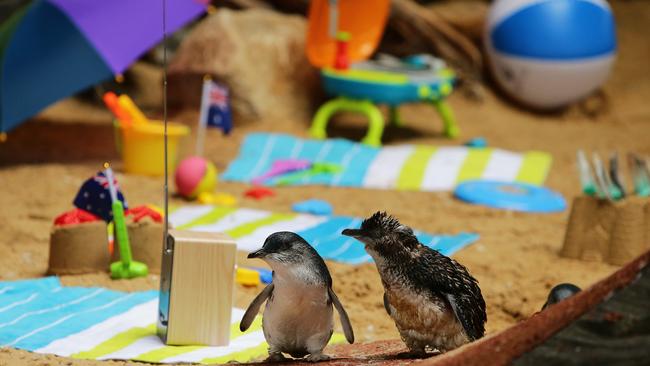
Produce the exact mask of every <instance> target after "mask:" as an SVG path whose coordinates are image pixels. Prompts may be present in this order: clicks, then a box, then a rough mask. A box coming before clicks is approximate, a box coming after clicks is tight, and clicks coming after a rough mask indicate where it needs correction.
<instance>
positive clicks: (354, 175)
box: [336, 145, 379, 187]
mask: <svg viewBox="0 0 650 366" xmlns="http://www.w3.org/2000/svg"><path fill="white" fill-rule="evenodd" d="M357 146H358V147H359V149H358V150H357V151H356V154H355V155H354V158H353V159H351V160H350V161H349V163H348V164H347V165H346V168H345V170H344V172H343V174H342V176H341V177H340V178H338V177H337V178H336V179H338V184H339V185H341V186H347V187H361V186H362V185H363V180H364V178H365V176H366V171H367V170H368V168H369V167H370V163H372V161H373V160H374V159H375V157H376V156H377V154H379V149H378V148H374V147H369V146H365V145H357Z"/></svg>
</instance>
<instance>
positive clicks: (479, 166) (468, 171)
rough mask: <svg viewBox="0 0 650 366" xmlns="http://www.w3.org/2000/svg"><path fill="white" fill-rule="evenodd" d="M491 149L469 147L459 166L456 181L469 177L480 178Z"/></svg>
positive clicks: (468, 178) (488, 159)
mask: <svg viewBox="0 0 650 366" xmlns="http://www.w3.org/2000/svg"><path fill="white" fill-rule="evenodd" d="M492 151H493V149H490V148H487V149H483V148H481V149H469V151H468V152H467V156H466V157H465V161H463V165H461V167H460V171H459V172H458V176H457V177H456V182H457V183H460V182H464V181H466V180H470V179H480V178H481V177H482V176H483V172H485V167H486V166H487V164H488V162H489V161H490V157H491V156H492Z"/></svg>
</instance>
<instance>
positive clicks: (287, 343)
mask: <svg viewBox="0 0 650 366" xmlns="http://www.w3.org/2000/svg"><path fill="white" fill-rule="evenodd" d="M248 258H260V259H262V260H264V261H265V262H266V263H267V264H268V265H269V266H271V269H272V270H273V280H272V281H271V283H270V284H269V285H268V286H266V288H264V290H262V292H261V293H260V294H259V295H257V297H256V298H255V299H254V300H253V302H252V303H251V304H250V305H249V306H248V309H247V310H246V312H245V313H244V316H243V317H242V320H241V323H240V325H239V328H240V329H241V330H242V331H245V330H246V329H248V327H250V325H251V323H252V322H253V320H254V319H255V316H256V315H257V313H258V312H259V309H260V306H261V305H262V303H263V302H264V301H266V307H265V308H264V313H263V315H262V329H263V331H264V337H265V338H266V342H267V343H268V344H269V357H268V359H267V361H282V360H284V359H285V357H284V355H283V353H286V354H289V355H291V356H292V357H295V358H301V357H304V356H307V357H306V360H307V361H312V362H316V361H322V360H327V359H329V357H328V356H327V355H324V354H323V349H324V348H325V346H326V345H327V342H329V340H330V338H331V337H332V332H333V329H334V317H333V311H332V305H334V307H335V308H336V310H337V311H338V313H339V317H340V319H341V323H342V326H343V333H344V334H345V338H346V339H347V341H348V342H350V343H353V342H354V333H353V331H352V326H351V325H350V319H349V318H348V315H347V313H346V312H345V309H344V308H343V305H341V302H340V301H339V299H338V297H337V296H336V294H335V293H334V291H333V290H332V277H331V276H330V273H329V270H328V269H327V266H326V265H325V261H323V258H321V257H320V255H318V253H316V250H315V249H314V248H313V247H312V246H311V245H309V243H307V242H306V241H305V239H303V238H302V237H300V236H299V235H297V234H295V233H292V232H288V231H281V232H277V233H274V234H271V235H270V236H269V237H268V238H267V239H266V241H265V242H264V245H263V246H262V249H259V250H257V251H255V252H252V253H250V254H249V255H248Z"/></svg>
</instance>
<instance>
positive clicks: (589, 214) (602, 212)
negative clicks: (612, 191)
mask: <svg viewBox="0 0 650 366" xmlns="http://www.w3.org/2000/svg"><path fill="white" fill-rule="evenodd" d="M648 249H650V198H648V197H637V196H632V197H628V198H625V199H623V200H620V201H615V202H613V201H608V200H605V199H598V198H595V197H591V196H580V197H576V198H575V199H574V200H573V204H572V208H571V214H570V216H569V222H568V225H567V230H566V235H565V237H564V246H563V248H562V250H561V252H560V255H562V256H564V257H569V258H578V259H582V260H587V261H604V262H608V263H611V264H616V265H621V264H625V263H627V262H629V261H630V260H632V259H634V258H635V257H637V256H639V255H640V254H642V253H643V252H645V251H647V250H648Z"/></svg>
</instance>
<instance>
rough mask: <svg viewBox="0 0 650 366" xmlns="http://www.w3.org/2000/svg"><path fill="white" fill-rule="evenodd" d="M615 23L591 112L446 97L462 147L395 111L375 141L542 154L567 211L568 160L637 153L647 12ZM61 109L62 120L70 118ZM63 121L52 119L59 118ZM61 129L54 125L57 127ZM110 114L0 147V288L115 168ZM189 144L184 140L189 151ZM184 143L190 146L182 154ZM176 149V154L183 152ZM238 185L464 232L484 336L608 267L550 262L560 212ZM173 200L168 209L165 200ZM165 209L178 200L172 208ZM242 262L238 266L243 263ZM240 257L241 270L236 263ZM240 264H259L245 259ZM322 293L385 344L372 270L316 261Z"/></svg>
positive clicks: (38, 264) (135, 179) (243, 296)
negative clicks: (85, 192)
mask: <svg viewBox="0 0 650 366" xmlns="http://www.w3.org/2000/svg"><path fill="white" fill-rule="evenodd" d="M614 5H615V6H614V9H615V12H616V16H617V19H618V24H619V34H618V39H619V42H620V51H619V55H620V57H619V60H618V61H617V63H616V66H615V68H614V71H613V74H612V76H611V78H610V80H609V81H608V83H607V85H606V86H605V88H604V95H605V97H606V103H605V106H604V107H605V108H604V110H603V111H602V112H601V113H600V114H598V115H597V116H596V117H589V116H588V115H587V114H585V113H584V112H582V111H581V109H580V108H577V107H574V108H571V109H570V110H567V111H564V112H561V113H553V114H541V115H540V114H534V113H531V112H528V111H526V110H523V109H520V108H518V107H515V106H513V105H512V104H510V103H508V102H506V101H504V100H503V99H502V98H501V97H498V96H496V95H494V94H493V93H491V92H488V93H487V94H486V97H485V100H484V101H483V102H482V103H477V102H473V101H468V100H466V99H464V98H463V97H462V95H461V94H460V93H457V94H454V95H453V96H452V97H451V98H450V100H449V101H450V104H451V106H452V108H453V109H454V111H455V113H456V115H457V118H458V121H459V123H460V126H461V128H462V138H461V139H460V140H459V141H450V140H446V139H444V138H442V137H441V136H440V130H441V124H440V121H439V119H438V117H437V115H436V113H435V112H434V111H433V110H432V109H431V108H430V107H428V106H423V105H411V106H406V107H404V108H403V110H402V111H403V117H404V119H405V120H406V121H408V122H407V127H405V128H404V129H401V130H397V129H393V128H389V129H387V131H386V133H385V140H386V142H387V143H388V144H396V143H427V144H436V145H444V144H447V145H448V144H457V143H459V142H462V141H463V140H466V139H469V138H471V137H474V136H484V137H486V138H487V139H488V141H489V144H490V145H491V146H494V147H500V148H505V149H512V150H516V151H523V150H530V149H539V150H543V151H547V152H550V153H551V154H552V155H553V158H554V162H553V167H552V170H551V172H550V176H549V178H548V181H547V183H548V186H549V187H550V188H552V189H555V190H557V191H559V192H561V193H562V194H563V195H565V197H566V198H567V200H568V201H569V202H570V201H571V198H572V197H574V196H575V195H577V194H579V182H578V177H577V174H576V173H575V171H576V167H575V152H576V149H578V148H582V149H586V150H588V151H598V152H601V153H609V152H612V151H615V150H616V151H619V152H621V153H626V152H628V151H635V152H637V153H642V154H650V138H649V137H648V136H650V106H649V105H648V102H647V101H648V100H650V66H649V64H648V63H647V62H646V61H647V60H649V59H650V43H649V42H648V39H647V24H648V23H649V22H650V6H648V5H649V4H647V3H644V2H641V1H630V2H625V3H615V4H614ZM70 111H73V112H74V113H73V114H72V117H70ZM61 116H64V117H65V118H63V117H61ZM172 119H173V120H175V121H181V122H184V123H188V124H193V123H194V121H196V112H194V111H182V112H179V113H174V114H172ZM63 120H65V121H64V122H65V123H62V121H63ZM109 123H110V116H109V115H108V114H107V113H106V112H105V111H103V110H101V109H96V108H92V107H89V106H86V105H80V104H79V103H78V102H77V101H66V102H64V103H62V104H59V105H57V106H55V107H54V108H52V109H50V110H49V111H48V112H47V113H45V115H44V117H43V118H40V119H39V120H38V121H34V122H30V123H27V124H25V125H23V126H21V127H20V128H18V129H17V130H16V131H15V132H14V133H12V134H11V135H10V140H9V142H7V143H6V144H4V145H0V183H1V185H2V192H1V193H0V233H1V234H2V235H0V250H2V253H3V254H2V255H1V256H0V279H2V280H12V279H18V278H30V277H39V276H43V275H44V274H45V273H46V270H47V258H48V241H49V232H50V227H51V223H52V219H53V218H54V217H55V216H56V215H57V214H59V213H61V212H63V211H65V210H68V209H70V208H71V201H72V199H73V197H74V195H75V194H76V191H77V189H78V188H79V185H80V184H81V182H82V181H83V180H84V179H86V178H87V177H88V176H90V175H92V174H93V173H94V172H95V171H97V170H98V169H99V168H100V166H101V163H102V162H103V161H105V160H114V159H115V157H116V153H115V151H114V149H113V148H112V137H111V130H110V124H109ZM307 125H308V121H262V122H256V123H241V124H237V125H236V127H235V131H234V133H233V134H232V136H230V137H227V138H224V137H222V136H220V134H219V133H218V132H213V131H211V132H210V134H209V136H208V142H209V144H208V147H207V154H206V155H207V157H208V158H210V159H211V160H213V161H214V162H215V164H216V165H217V167H218V169H220V170H223V169H225V167H226V166H227V163H228V162H229V161H230V160H231V159H233V158H234V157H235V156H236V154H237V151H238V146H239V144H240V142H241V141H242V139H243V137H244V136H245V135H246V134H247V133H249V132H252V131H281V132H287V133H292V134H295V135H299V136H306V127H307ZM364 131H365V124H364V122H363V121H362V120H359V119H357V118H353V117H344V118H341V119H339V120H338V121H336V122H335V123H334V124H333V125H332V126H331V128H330V134H331V135H334V136H343V137H350V138H355V139H358V138H359V137H360V136H362V135H363V133H364ZM188 145H190V144H188ZM187 147H191V146H187ZM187 150H188V152H189V149H187ZM116 166H117V169H118V179H119V180H120V183H121V185H122V186H123V190H124V192H125V194H126V195H127V197H128V199H129V201H130V202H131V203H132V204H143V203H154V204H158V205H161V203H162V180H161V179H160V178H149V177H142V176H136V175H127V174H123V173H120V172H119V167H120V165H119V161H116ZM246 188H247V187H246V186H245V185H243V184H237V183H225V182H220V183H219V186H218V190H219V191H222V192H228V193H232V194H234V195H236V196H237V197H239V198H240V205H241V206H250V207H260V208H265V209H273V210H277V211H289V210H290V206H291V204H292V203H294V202H296V201H299V200H302V199H307V198H321V199H326V200H328V201H330V202H331V203H332V204H333V206H334V211H335V213H337V214H343V215H355V216H367V215H369V214H371V213H373V212H374V211H376V210H387V211H389V212H390V213H392V214H394V215H396V216H397V217H398V218H399V219H400V220H401V221H402V222H403V223H405V224H408V225H411V226H413V227H415V228H418V229H420V230H425V231H428V232H432V233H458V232H461V231H474V232H477V233H479V234H480V235H481V238H480V240H479V242H478V243H476V244H474V245H471V246H469V247H467V248H465V249H463V250H461V251H460V252H458V253H457V254H455V255H454V258H455V259H456V260H458V261H459V262H461V263H463V264H464V265H466V266H467V267H468V269H469V270H470V272H471V273H472V274H473V275H475V276H476V278H477V279H478V280H479V282H480V286H481V289H482V292H483V294H484V296H485V299H486V301H487V305H488V323H487V330H488V333H492V332H495V331H499V330H502V329H504V328H506V327H508V326H510V325H512V324H514V323H516V322H518V321H520V320H522V319H524V318H526V317H528V316H530V315H531V314H532V313H534V312H536V311H538V310H539V308H540V307H541V305H542V304H543V303H544V301H545V298H546V295H547V292H548V290H549V289H550V288H551V287H552V286H553V285H554V284H557V283H559V282H573V283H575V284H577V285H578V286H583V287H584V286H588V285H590V284H591V283H593V282H594V281H596V280H597V279H600V278H602V277H604V276H605V275H607V274H608V273H610V272H611V271H613V270H614V269H616V267H614V266H610V265H607V264H602V263H593V262H592V263H589V262H581V261H577V260H570V259H565V258H561V257H559V256H558V251H559V249H560V248H561V246H562V240H563V235H564V229H565V224H566V220H567V216H568V211H566V212H564V213H559V214H550V215H549V214H545V215H539V214H525V213H513V212H507V211H498V210H492V209H488V208H482V207H476V206H470V205H467V204H464V203H461V202H459V201H457V200H455V199H454V198H453V197H452V196H451V194H450V193H448V192H443V193H426V192H397V191H376V190H362V189H351V188H329V187H319V186H312V187H291V188H278V189H277V190H276V192H277V195H276V196H275V197H272V198H269V199H266V200H262V201H254V200H250V199H245V198H243V196H242V192H243V191H244V190H245V189H246ZM174 201H178V200H177V199H174ZM176 203H182V202H181V201H178V202H176ZM242 258H243V257H242ZM241 261H242V262H244V261H246V260H245V259H241ZM245 263H247V264H256V265H257V264H260V263H257V262H245ZM328 265H329V267H330V270H331V272H332V276H333V278H334V288H335V290H336V292H337V293H338V294H339V297H340V298H341V301H342V302H343V304H344V305H345V307H346V308H347V310H348V313H349V314H350V317H351V319H352V323H353V326H354V327H355V331H356V333H357V339H358V340H359V341H361V342H366V341H372V340H379V339H391V338H397V337H398V334H397V332H396V330H395V327H394V325H393V323H392V321H391V320H390V319H389V317H388V316H387V315H386V313H385V311H384V309H383V306H382V300H381V299H382V297H381V296H382V288H381V283H380V281H379V277H378V275H377V273H376V270H375V268H374V266H373V265H364V266H357V267H353V266H347V265H342V264H338V263H328ZM62 281H63V283H64V284H66V285H82V286H106V287H111V288H114V289H120V290H127V291H130V290H142V289H153V288H157V286H158V277H157V276H154V275H151V276H149V277H148V278H143V279H136V280H130V281H111V280H110V279H109V278H108V275H107V274H105V273H97V274H88V275H82V276H66V277H63V278H62ZM260 289H261V288H243V287H238V288H237V300H236V302H237V305H238V306H241V307H244V306H246V305H247V304H248V302H249V301H250V300H251V299H252V297H253V296H255V294H256V293H257V292H259V290H260ZM27 364H30V365H94V364H128V363H122V362H116V363H102V362H94V361H88V362H86V361H76V360H75V361H71V360H68V359H64V358H58V357H53V356H45V355H34V354H30V353H27V352H23V351H17V350H13V349H6V348H5V349H0V365H27Z"/></svg>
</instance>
